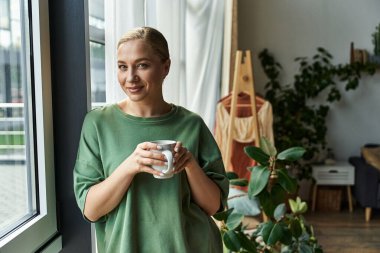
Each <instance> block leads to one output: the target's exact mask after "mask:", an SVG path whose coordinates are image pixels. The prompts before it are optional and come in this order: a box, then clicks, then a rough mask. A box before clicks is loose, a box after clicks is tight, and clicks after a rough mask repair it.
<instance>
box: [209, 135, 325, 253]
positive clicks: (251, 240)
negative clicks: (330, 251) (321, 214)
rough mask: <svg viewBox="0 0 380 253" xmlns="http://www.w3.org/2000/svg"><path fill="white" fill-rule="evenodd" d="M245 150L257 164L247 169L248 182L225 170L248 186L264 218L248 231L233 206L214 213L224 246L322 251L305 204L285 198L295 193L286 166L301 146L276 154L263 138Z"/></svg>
mask: <svg viewBox="0 0 380 253" xmlns="http://www.w3.org/2000/svg"><path fill="white" fill-rule="evenodd" d="M245 152H246V154H247V155H248V156H249V157H251V158H252V159H254V160H255V161H256V162H257V163H258V165H257V166H254V167H252V168H250V170H251V177H250V180H249V182H248V181H247V180H246V179H239V178H237V175H236V174H235V173H233V172H229V173H228V177H229V178H230V183H231V184H232V185H239V186H247V185H248V195H249V197H250V198H252V197H257V198H258V199H259V201H260V206H261V209H262V211H263V212H264V213H265V214H266V217H268V220H267V221H265V222H262V223H260V224H259V225H258V227H257V228H256V229H255V230H254V232H253V233H250V234H249V233H247V232H246V228H245V227H244V226H243V225H242V224H243V223H242V220H243V215H242V214H239V213H236V212H233V209H228V210H226V211H224V212H221V213H218V214H216V215H215V216H214V218H215V219H217V220H219V221H221V223H222V225H221V228H220V230H221V233H222V238H223V242H224V245H225V247H226V248H227V249H228V250H230V251H233V252H242V253H243V252H245V253H249V252H251V253H255V252H283V253H297V252H311V253H312V252H317V253H319V252H323V251H322V249H321V247H320V246H319V245H318V243H317V240H316V238H315V236H314V232H313V228H312V227H311V226H309V225H308V224H307V223H306V220H305V218H304V217H303V214H304V213H305V212H306V211H307V204H306V203H305V202H302V201H301V199H300V198H299V197H297V198H296V200H293V199H290V198H289V196H290V195H294V194H295V193H296V192H297V188H298V184H297V180H296V179H295V178H293V177H291V176H290V175H289V174H288V168H289V167H291V166H292V164H294V162H296V161H297V160H299V159H300V158H301V157H302V156H303V155H304V153H305V149H303V148H301V147H293V148H289V149H286V150H284V151H282V152H280V153H277V150H276V148H275V147H274V146H273V145H271V144H270V143H269V142H268V141H267V140H266V139H264V138H263V139H262V140H261V144H260V148H258V147H254V146H251V147H246V148H245ZM287 202H288V203H289V204H288V206H289V208H287V205H286V203H287ZM288 209H290V211H288Z"/></svg>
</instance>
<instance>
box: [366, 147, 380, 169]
mask: <svg viewBox="0 0 380 253" xmlns="http://www.w3.org/2000/svg"><path fill="white" fill-rule="evenodd" d="M362 156H363V158H364V159H365V161H366V162H367V163H368V164H370V165H371V166H373V167H375V168H376V169H378V170H379V171H380V147H363V148H362Z"/></svg>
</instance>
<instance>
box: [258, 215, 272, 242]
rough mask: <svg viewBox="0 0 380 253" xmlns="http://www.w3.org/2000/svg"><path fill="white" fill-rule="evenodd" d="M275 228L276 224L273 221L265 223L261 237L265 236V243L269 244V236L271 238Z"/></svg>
mask: <svg viewBox="0 0 380 253" xmlns="http://www.w3.org/2000/svg"><path fill="white" fill-rule="evenodd" d="M273 227H274V223H273V221H271V220H270V221H267V222H265V223H264V224H263V225H262V228H261V235H262V236H263V240H264V242H265V243H267V242H268V239H269V236H270V233H271V231H272V228H273Z"/></svg>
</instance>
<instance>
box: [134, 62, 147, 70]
mask: <svg viewBox="0 0 380 253" xmlns="http://www.w3.org/2000/svg"><path fill="white" fill-rule="evenodd" d="M137 67H138V68H139V69H146V68H147V67H148V64H146V63H139V64H137Z"/></svg>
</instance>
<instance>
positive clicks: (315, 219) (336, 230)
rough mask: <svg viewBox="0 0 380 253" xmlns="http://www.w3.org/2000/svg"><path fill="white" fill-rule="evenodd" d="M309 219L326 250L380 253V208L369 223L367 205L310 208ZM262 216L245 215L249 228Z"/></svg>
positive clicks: (307, 215)
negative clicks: (365, 209)
mask: <svg viewBox="0 0 380 253" xmlns="http://www.w3.org/2000/svg"><path fill="white" fill-rule="evenodd" d="M305 218H306V221H307V222H308V223H309V224H310V225H312V226H313V228H314V232H315V234H316V238H317V240H318V242H319V244H320V245H322V247H323V251H324V252H325V253H380V210H373V211H372V219H371V221H370V222H365V219H364V208H361V207H358V206H356V207H354V210H353V212H352V213H350V212H349V211H348V207H344V208H342V209H341V211H339V212H337V211H330V212H322V211H315V212H311V211H308V212H307V213H306V215H305ZM259 220H261V217H250V218H245V220H244V224H245V225H247V227H248V228H249V229H252V228H255V227H256V225H257V224H258V223H259Z"/></svg>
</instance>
